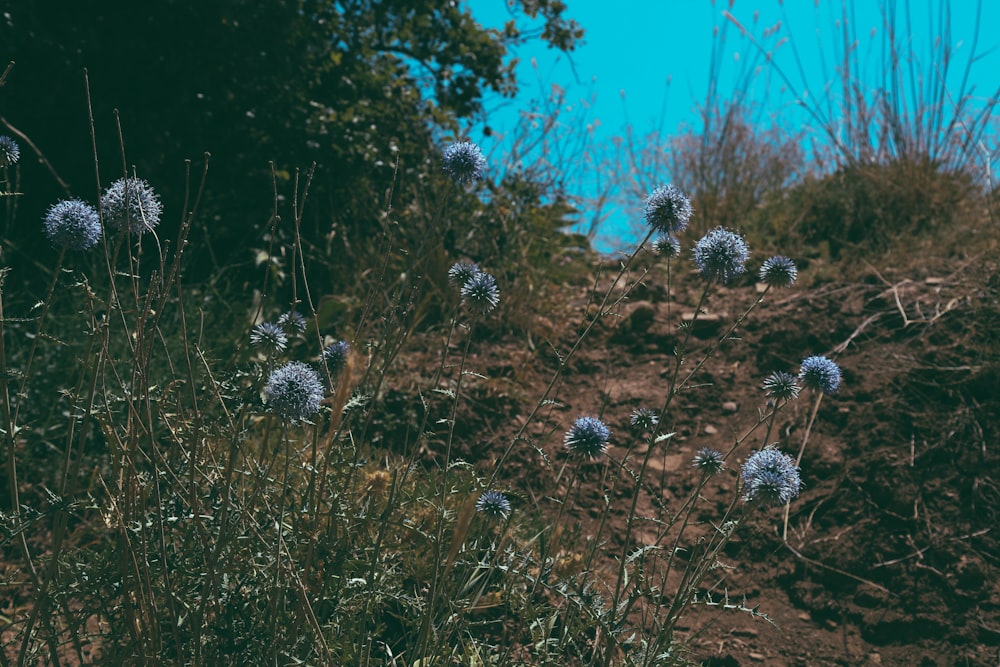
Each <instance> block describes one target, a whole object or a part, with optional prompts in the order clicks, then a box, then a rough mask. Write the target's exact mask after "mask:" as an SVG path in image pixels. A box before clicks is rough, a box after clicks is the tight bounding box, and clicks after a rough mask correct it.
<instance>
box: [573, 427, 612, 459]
mask: <svg viewBox="0 0 1000 667" xmlns="http://www.w3.org/2000/svg"><path fill="white" fill-rule="evenodd" d="M610 439H611V429H609V428H608V426H607V424H605V423H604V422H602V421H601V420H600V419H598V418H597V417H580V418H579V419H577V420H576V421H575V422H573V426H572V427H571V428H570V429H569V431H567V432H566V439H565V440H564V441H563V446H565V447H566V450H567V451H569V453H570V454H573V455H574V456H579V457H580V458H585V459H597V458H600V457H601V456H602V455H603V454H604V453H605V452H606V451H607V450H608V440H610Z"/></svg>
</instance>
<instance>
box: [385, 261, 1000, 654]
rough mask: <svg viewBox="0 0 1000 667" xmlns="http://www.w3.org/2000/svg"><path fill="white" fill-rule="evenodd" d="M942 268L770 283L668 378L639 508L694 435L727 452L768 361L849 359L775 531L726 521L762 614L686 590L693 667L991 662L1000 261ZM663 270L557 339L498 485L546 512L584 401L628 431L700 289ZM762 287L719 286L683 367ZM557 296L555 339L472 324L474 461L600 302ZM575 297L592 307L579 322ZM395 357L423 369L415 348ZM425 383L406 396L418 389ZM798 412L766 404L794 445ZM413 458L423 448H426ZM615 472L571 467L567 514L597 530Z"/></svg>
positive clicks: (999, 481) (523, 406)
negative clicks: (664, 426)
mask: <svg viewBox="0 0 1000 667" xmlns="http://www.w3.org/2000/svg"><path fill="white" fill-rule="evenodd" d="M946 266H949V265H946V264H945V263H944V262H942V263H941V265H939V266H923V268H922V270H921V271H920V272H915V271H904V270H893V269H885V270H882V271H875V270H874V269H872V270H871V271H869V272H868V273H867V274H864V275H862V276H861V277H860V278H858V279H856V280H853V281H851V282H827V283H825V284H821V285H809V286H796V287H794V288H792V289H790V290H783V291H775V292H771V293H769V294H768V295H767V296H766V298H765V300H764V301H763V303H762V304H761V305H760V306H759V307H758V308H757V309H756V310H755V311H754V312H753V313H752V315H751V316H750V318H749V319H748V320H747V321H746V323H745V324H744V326H742V327H741V328H740V329H739V331H738V332H737V333H736V334H735V335H736V336H738V340H727V341H725V342H724V343H723V344H722V345H721V346H720V349H719V351H718V353H717V354H716V355H715V356H714V357H713V358H712V359H711V360H710V361H709V362H708V363H707V364H705V365H704V367H702V368H701V369H699V370H698V371H697V373H696V375H695V376H694V377H693V385H694V387H695V388H694V389H692V390H691V391H685V392H684V393H683V394H681V395H680V396H679V399H680V400H679V402H677V403H675V406H674V408H673V409H672V412H671V415H670V417H671V419H672V425H671V430H673V431H676V436H674V438H673V439H672V440H671V442H670V444H669V446H668V447H667V448H666V450H665V451H664V453H663V455H662V456H660V455H656V456H653V457H652V459H651V463H650V468H651V472H650V473H648V474H647V478H646V480H647V482H648V483H649V484H650V485H652V486H654V487H656V488H655V493H646V494H643V495H642V496H641V503H640V508H639V513H640V514H643V513H654V512H655V511H656V507H655V505H656V504H657V503H658V502H659V500H657V499H658V498H659V499H662V502H663V503H665V505H666V506H667V507H669V506H670V504H671V503H672V502H674V503H677V502H680V501H681V500H682V499H683V498H685V497H687V496H688V494H690V493H691V491H692V489H693V488H694V485H695V483H696V481H697V476H696V475H695V474H694V472H693V471H692V469H691V467H690V462H691V459H692V457H693V456H694V454H695V452H697V451H698V449H700V448H702V447H715V448H717V449H720V450H722V451H725V450H727V449H728V448H729V446H731V445H732V443H733V442H734V434H736V433H738V432H740V431H741V430H742V429H744V428H745V427H746V426H747V424H748V423H749V424H752V423H753V421H754V420H755V419H756V417H757V415H758V410H759V409H763V408H764V405H765V400H766V399H765V397H764V394H763V392H762V390H761V383H762V381H763V380H764V378H765V377H767V375H768V374H769V373H771V372H772V371H776V370H781V371H788V372H797V370H798V366H799V364H800V362H801V360H802V359H803V358H805V357H806V356H810V355H813V354H823V355H827V356H830V357H831V358H834V359H835V360H836V361H837V363H838V364H839V365H840V367H841V369H842V371H843V384H842V387H841V389H840V391H839V392H838V393H836V394H835V395H832V396H828V397H825V399H824V400H823V401H822V402H821V405H820V408H819V411H818V413H817V418H816V422H815V424H814V425H813V427H812V430H811V433H810V435H809V440H808V445H807V446H806V448H805V451H804V455H803V458H802V462H801V469H802V477H803V481H804V484H805V486H804V490H803V493H802V495H801V496H800V497H799V498H798V499H797V500H796V501H795V502H794V503H793V504H792V506H791V512H790V517H789V522H788V532H787V541H785V540H783V539H782V516H781V511H780V510H771V511H768V512H761V513H759V514H758V515H757V516H755V517H754V518H753V520H752V521H751V523H750V525H748V526H744V527H743V528H741V531H740V533H739V535H738V537H737V539H735V540H734V541H733V542H732V543H731V544H730V545H729V546H728V547H727V550H726V555H727V557H728V558H729V562H728V565H730V566H732V568H733V569H732V571H731V572H730V573H729V575H728V577H727V579H726V582H725V584H724V587H725V589H726V590H728V591H730V592H732V593H733V595H738V596H741V598H742V596H746V598H747V600H748V602H749V603H750V604H751V605H755V604H758V603H759V604H760V605H761V610H762V611H764V612H766V613H767V614H768V616H769V617H770V618H771V619H773V620H774V623H775V626H776V627H772V626H771V625H768V624H767V623H766V622H763V621H761V620H760V619H754V618H752V617H750V616H748V615H746V614H741V613H736V612H727V611H723V610H720V609H718V608H713V607H705V606H695V607H694V608H693V609H692V612H691V613H690V614H689V615H688V616H687V617H686V618H685V620H684V627H685V628H688V629H689V631H690V632H695V631H697V630H698V629H699V628H701V627H702V626H704V625H705V624H706V623H710V624H712V627H711V628H709V629H708V630H706V631H704V632H702V633H701V634H699V635H698V636H697V638H696V639H695V640H694V644H695V646H696V647H697V649H698V650H699V652H700V654H699V656H698V657H700V658H701V659H703V660H706V661H707V662H706V663H705V664H709V665H753V664H767V665H826V664H830V665H840V664H843V665H857V664H872V665H876V664H882V665H889V664H892V665H918V664H919V665H953V664H955V665H959V664H960V665H966V664H968V665H987V664H989V665H992V664H996V662H997V660H998V652H1000V602H998V601H1000V576H998V575H1000V558H998V554H1000V544H998V537H1000V535H998V533H997V530H996V526H997V518H998V516H1000V465H998V464H1000V448H998V445H997V443H998V442H1000V432H998V428H1000V424H998V420H997V415H1000V351H998V347H997V337H996V333H995V332H996V331H997V329H998V326H1000V277H998V275H997V273H996V269H995V267H993V266H990V265H985V264H983V263H981V262H969V263H967V264H965V265H963V266H961V267H960V268H959V269H958V270H956V269H955V268H954V267H951V268H950V269H949V270H947V271H946V270H945V268H946ZM804 279H805V281H807V282H808V280H809V274H808V272H807V273H806V275H805V276H804ZM678 284H679V285H680V286H678ZM665 285H666V281H665V276H664V274H663V267H662V266H656V267H654V268H653V269H652V271H651V272H650V273H649V274H648V275H647V276H646V277H645V278H644V279H643V281H642V284H640V285H636V286H633V288H632V289H631V292H630V293H629V295H628V296H627V297H626V298H623V299H622V300H621V301H620V302H618V304H617V306H616V307H615V308H614V309H613V313H612V314H610V315H608V316H606V317H604V318H602V319H601V321H600V322H599V323H598V324H597V325H596V326H595V327H594V328H593V330H592V332H591V335H590V336H589V337H588V339H587V340H586V341H585V343H584V344H583V346H582V347H581V349H580V350H579V351H578V352H577V353H576V354H574V355H573V356H572V357H571V358H570V360H569V362H568V364H567V365H566V368H565V371H564V372H563V374H562V376H561V378H560V379H559V380H558V381H557V383H556V384H555V386H554V387H553V389H552V391H551V393H550V395H549V398H550V399H552V402H551V403H549V404H546V405H545V406H544V407H543V408H542V409H541V410H540V411H539V413H538V415H537V416H536V417H535V420H534V423H533V424H532V426H531V427H529V429H528V438H527V439H526V440H525V442H524V443H518V446H516V447H514V448H513V451H512V452H511V457H510V458H509V460H508V461H507V462H506V463H505V465H504V467H503V479H502V482H503V483H504V484H507V485H509V486H510V487H511V488H513V489H517V490H518V491H519V492H520V493H521V494H522V495H523V496H524V498H526V499H527V502H534V503H537V504H538V506H539V507H541V508H542V509H543V510H545V511H551V512H553V516H554V515H555V512H557V511H558V510H557V507H556V503H554V502H552V501H551V500H548V499H551V498H553V497H557V496H559V495H560V494H561V493H562V492H563V491H564V490H565V485H566V476H565V475H563V476H560V469H561V466H562V464H563V462H564V461H565V454H564V452H563V451H562V447H561V438H562V434H563V433H564V432H565V430H566V429H567V428H568V427H569V425H570V424H571V423H572V420H573V419H575V418H576V417H577V416H580V415H586V414H595V415H596V414H600V415H602V417H603V418H604V419H605V420H606V421H607V422H608V423H609V425H610V426H611V427H612V429H613V430H614V431H615V433H616V435H621V438H616V442H617V443H619V448H620V443H621V442H623V441H624V439H625V434H627V433H628V432H629V416H630V414H631V412H632V411H633V410H634V409H635V408H637V407H641V406H648V407H658V405H659V404H660V402H661V401H662V399H663V396H664V394H663V391H664V390H665V388H666V385H665V380H664V378H665V377H666V376H667V374H668V372H669V370H670V368H671V367H672V364H673V363H674V356H673V350H674V349H675V347H676V346H677V344H678V341H679V340H680V337H681V331H682V330H681V329H679V328H678V323H680V322H683V321H684V320H685V318H688V319H690V314H691V313H693V312H694V308H695V305H696V304H697V303H698V299H699V295H700V288H701V285H700V284H699V281H697V280H695V279H693V277H688V276H681V277H680V279H679V280H678V278H677V277H676V276H675V278H674V286H673V287H672V288H671V294H670V295H669V296H668V290H667V288H666V287H665ZM758 294H759V290H758V288H757V286H756V285H754V284H753V283H752V281H749V280H748V281H746V282H744V283H742V284H739V285H735V286H730V287H714V288H713V290H712V294H711V295H710V299H709V300H708V302H707V303H708V307H707V309H706V312H705V313H703V314H702V315H700V316H699V318H698V321H697V326H696V328H695V330H694V331H693V332H692V334H693V335H692V338H691V340H692V343H691V344H690V346H691V350H690V354H689V355H688V357H687V358H688V361H686V362H685V364H686V366H685V368H687V367H688V365H690V366H692V367H693V364H694V363H695V362H696V361H697V360H698V359H699V358H700V356H699V353H700V352H703V351H704V350H705V349H707V348H708V347H709V346H711V345H714V344H715V342H716V341H717V339H718V337H719V336H720V334H721V333H722V332H724V331H725V329H726V327H728V326H729V324H730V323H731V322H732V321H733V320H734V319H735V318H737V317H739V316H740V315H741V314H742V313H743V312H744V310H745V309H746V308H747V306H748V305H749V304H750V303H752V302H753V301H754V299H756V298H757V296H758ZM565 300H566V303H567V307H566V309H565V312H550V313H546V317H547V318H548V320H550V321H551V322H552V323H553V324H554V326H553V327H552V330H553V331H555V332H557V333H556V334H554V335H553V336H552V338H551V339H549V340H543V341H538V340H534V339H531V338H530V337H529V338H528V339H527V340H525V339H520V340H517V341H510V340H505V341H501V340H494V339H492V338H491V337H490V336H489V334H488V333H486V334H482V335H481V336H480V338H479V339H478V340H476V341H475V342H474V344H473V347H472V349H473V356H472V358H471V360H470V362H469V367H470V368H471V369H473V370H475V371H476V372H478V373H480V374H482V376H483V377H482V378H481V379H478V380H476V381H474V382H471V383H470V385H469V392H470V393H469V395H470V396H471V397H472V401H471V403H470V404H469V405H470V406H471V407H470V408H468V409H464V410H463V412H464V414H463V415H462V418H461V419H460V421H459V423H460V424H462V425H463V433H462V434H461V435H462V436H463V440H462V442H463V445H462V456H463V457H465V458H466V459H467V460H471V461H474V462H476V463H477V464H479V465H482V466H483V467H484V468H488V467H489V466H490V465H491V464H492V463H493V462H494V461H495V460H496V458H497V457H499V456H500V455H501V453H502V452H503V451H504V450H505V449H506V447H507V445H508V444H509V443H510V437H511V436H512V434H513V433H514V432H515V431H516V429H517V428H518V427H519V426H520V425H521V424H522V423H523V420H524V419H525V418H526V417H527V414H528V412H529V411H530V410H531V407H532V406H534V405H535V402H536V401H537V400H538V399H539V397H541V396H542V395H543V393H544V391H545V388H546V386H547V385H548V382H549V381H550V380H551V378H552V376H553V373H554V372H555V370H556V368H557V367H558V364H559V358H560V357H559V355H565V353H566V351H567V350H569V349H570V348H571V346H572V345H573V342H574V341H575V340H576V337H577V336H578V334H579V332H580V331H582V330H583V328H584V327H586V326H587V324H588V322H589V321H590V318H592V317H593V315H594V313H595V312H596V309H595V308H594V306H593V300H592V299H591V298H590V295H589V294H588V293H587V292H586V290H584V289H583V288H567V294H566V295H565ZM588 303H590V304H591V306H590V307H589V309H588V310H587V312H588V313H589V316H588V317H585V318H583V319H581V318H580V312H581V310H583V309H585V308H586V307H587V304H588ZM563 318H565V320H564V321H563ZM532 345H533V346H534V349H530V347H531V346H532ZM405 361H406V363H407V366H408V367H409V368H411V369H412V370H413V372H414V374H413V375H411V376H410V377H413V378H418V376H417V375H416V373H417V371H418V369H420V368H421V367H423V368H426V367H427V366H426V364H427V362H428V361H429V358H428V353H426V352H424V353H418V354H416V355H414V356H413V357H412V358H410V359H408V360H405ZM419 381H420V380H419V379H414V384H413V385H412V386H410V387H403V388H401V389H400V390H399V391H400V392H401V394H400V396H406V395H410V396H411V397H412V392H413V391H414V390H415V388H416V387H417V386H418V384H419ZM398 398H399V397H397V399H398ZM402 402H403V403H406V404H408V405H411V406H412V405H414V402H413V401H409V402H406V401H402ZM429 409H434V408H433V406H431V407H430V408H429ZM811 409H812V398H811V397H809V396H807V395H806V394H805V393H804V394H803V396H802V397H800V398H799V399H798V400H797V401H795V402H793V404H791V405H790V406H789V409H788V410H787V411H786V412H784V413H782V414H781V415H780V416H779V419H778V422H779V423H778V424H776V428H775V433H776V434H778V436H777V438H774V439H776V440H778V441H779V442H780V444H781V446H782V448H783V449H785V450H786V451H789V452H792V453H793V455H794V453H796V452H797V451H798V449H799V447H800V445H801V443H802V440H803V436H804V430H805V425H806V423H807V421H808V417H809V412H810V410H811ZM759 446H760V443H755V445H753V446H749V445H743V446H741V448H740V449H738V450H737V451H736V452H735V453H734V455H735V457H736V458H735V459H734V460H733V461H734V465H730V466H729V468H730V469H729V470H727V471H726V472H725V473H724V474H723V475H722V476H720V478H719V481H718V482H713V483H711V484H709V485H708V486H707V487H706V488H705V490H704V491H703V496H704V497H705V498H706V500H707V501H708V503H707V504H706V508H712V507H715V508H717V509H718V508H721V507H724V504H725V502H727V501H728V499H729V498H731V497H732V493H733V489H734V488H735V486H736V479H735V477H736V474H737V470H738V465H736V464H735V462H738V461H742V460H744V459H745V458H746V456H747V455H748V454H749V453H750V451H751V449H756V448H759ZM615 449H616V448H614V447H613V448H612V451H611V452H610V454H611V458H612V459H614V458H615V455H616V451H615ZM640 453H641V452H640ZM617 454H618V455H619V456H620V454H621V452H617ZM427 455H428V457H430V458H433V456H434V453H433V447H430V448H429V450H428V452H427ZM613 474H614V472H613V470H612V469H611V465H610V464H609V463H594V464H588V465H587V466H584V467H583V468H582V469H581V479H582V483H581V485H580V488H579V489H578V490H577V491H576V494H577V495H576V503H575V505H574V507H573V508H572V509H571V510H570V511H569V522H568V524H567V525H570V526H571V529H572V531H576V532H578V533H579V534H582V535H586V534H587V533H588V531H589V530H592V529H593V527H594V525H595V523H596V522H597V521H598V520H599V519H598V517H600V514H601V512H602V510H603V507H604V502H605V501H604V496H603V491H604V490H606V489H607V488H608V478H609V475H613ZM616 488H617V492H616V496H617V497H616V498H613V499H612V510H611V512H610V514H609V517H608V521H611V522H617V525H614V524H612V526H611V529H610V530H608V529H607V528H606V529H605V534H607V535H610V536H611V538H612V539H614V536H615V535H616V532H617V533H618V534H620V533H622V532H623V526H624V521H625V515H626V513H627V507H625V509H619V508H616V506H615V505H616V504H621V505H623V506H625V505H627V501H628V500H629V499H630V498H631V494H632V492H633V489H634V484H631V483H630V482H629V481H628V480H626V483H624V484H621V485H619V486H618V487H616ZM701 518H702V519H703V520H705V521H709V520H711V519H712V517H711V516H710V515H709V514H708V513H703V515H702V517H701ZM564 521H565V519H564ZM640 538H641V536H640Z"/></svg>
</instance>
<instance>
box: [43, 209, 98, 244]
mask: <svg viewBox="0 0 1000 667" xmlns="http://www.w3.org/2000/svg"><path fill="white" fill-rule="evenodd" d="M44 224H45V235H46V236H48V237H49V241H51V242H52V245H54V246H56V247H57V248H65V249H67V250H87V249H88V248H93V247H94V246H95V245H97V242H98V241H100V240H101V219H100V217H99V216H98V215H97V211H96V210H94V207H93V206H91V205H90V204H88V203H87V202H85V201H81V200H79V199H64V200H62V201H59V202H57V203H55V204H53V205H52V208H50V209H49V212H48V213H46V214H45V220H44Z"/></svg>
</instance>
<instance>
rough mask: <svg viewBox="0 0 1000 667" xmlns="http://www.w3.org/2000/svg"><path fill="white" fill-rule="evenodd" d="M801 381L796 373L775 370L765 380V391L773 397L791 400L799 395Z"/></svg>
mask: <svg viewBox="0 0 1000 667" xmlns="http://www.w3.org/2000/svg"><path fill="white" fill-rule="evenodd" d="M799 389H800V387H799V383H798V380H797V379H796V377H795V376H794V375H792V374H791V373H786V372H784V371H774V372H773V373H771V374H770V375H768V376H767V379H765V380H764V393H765V394H767V395H768V396H770V397H771V398H776V399H779V400H783V401H790V400H792V399H794V398H797V397H798V395H799Z"/></svg>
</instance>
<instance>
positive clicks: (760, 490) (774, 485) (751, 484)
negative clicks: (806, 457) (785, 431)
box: [741, 447, 802, 505]
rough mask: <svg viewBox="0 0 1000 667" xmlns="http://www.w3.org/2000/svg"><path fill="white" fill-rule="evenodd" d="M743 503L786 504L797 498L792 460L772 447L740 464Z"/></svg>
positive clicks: (798, 481)
mask: <svg viewBox="0 0 1000 667" xmlns="http://www.w3.org/2000/svg"><path fill="white" fill-rule="evenodd" d="M741 477H742V479H743V500H745V501H747V502H750V501H752V500H759V501H761V502H762V503H764V504H765V505H787V504H788V503H789V502H791V500H792V498H794V497H795V496H797V495H799V491H800V490H801V489H802V479H801V478H800V477H799V469H798V468H797V467H796V465H795V462H794V461H792V457H790V456H788V455H787V454H784V453H782V452H781V451H780V450H778V449H775V448H774V447H765V448H764V449H762V450H760V451H756V452H754V453H753V454H751V455H750V456H749V457H748V458H747V460H746V462H745V463H744V464H743V471H742V473H741Z"/></svg>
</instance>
